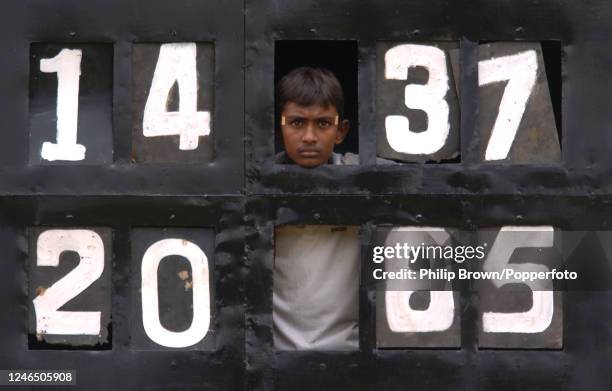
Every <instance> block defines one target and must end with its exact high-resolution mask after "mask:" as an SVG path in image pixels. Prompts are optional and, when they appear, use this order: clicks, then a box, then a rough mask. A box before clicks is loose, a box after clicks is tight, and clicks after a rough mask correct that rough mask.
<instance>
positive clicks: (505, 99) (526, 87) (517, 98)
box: [478, 50, 538, 160]
mask: <svg viewBox="0 0 612 391" xmlns="http://www.w3.org/2000/svg"><path fill="white" fill-rule="evenodd" d="M537 71H538V61H537V55H536V52H535V51H534V50H528V51H524V52H520V53H517V54H513V55H510V56H504V57H497V58H491V59H489V60H484V61H480V62H479V63H478V85H479V86H484V85H487V84H491V83H496V82H501V81H506V80H507V81H508V84H506V88H505V89H504V94H503V96H502V99H501V102H500V104H499V114H498V115H497V118H496V119H495V124H494V125H493V129H492V131H491V137H490V138H489V144H488V145H487V149H486V152H485V160H502V159H506V158H507V157H508V153H509V152H510V147H511V146H512V142H513V141H514V139H515V138H516V132H517V130H518V127H519V125H520V123H521V119H522V118H523V114H524V112H525V107H526V105H527V101H528V100H529V97H530V96H531V92H532V91H533V87H534V85H535V81H536V77H537Z"/></svg>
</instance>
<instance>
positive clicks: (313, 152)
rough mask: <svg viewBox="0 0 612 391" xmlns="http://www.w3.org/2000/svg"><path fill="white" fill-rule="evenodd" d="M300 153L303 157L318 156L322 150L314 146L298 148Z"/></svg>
mask: <svg viewBox="0 0 612 391" xmlns="http://www.w3.org/2000/svg"><path fill="white" fill-rule="evenodd" d="M298 153H299V154H300V156H302V157H317V156H318V155H319V153H321V151H319V150H318V149H312V148H300V149H298Z"/></svg>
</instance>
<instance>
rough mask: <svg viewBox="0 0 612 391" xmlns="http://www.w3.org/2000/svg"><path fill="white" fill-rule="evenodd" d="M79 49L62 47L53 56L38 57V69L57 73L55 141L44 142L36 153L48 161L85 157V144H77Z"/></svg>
mask: <svg viewBox="0 0 612 391" xmlns="http://www.w3.org/2000/svg"><path fill="white" fill-rule="evenodd" d="M82 55H83V54H82V52H81V50H80V49H62V51H61V52H59V54H58V55H57V56H55V57H53V58H43V59H41V60H40V71H41V72H45V73H57V109H56V111H57V140H56V142H55V143H51V142H44V143H43V146H42V150H41V153H40V155H41V156H42V158H43V159H45V160H49V161H55V160H70V161H77V160H83V159H85V146H83V145H81V144H77V123H78V115H79V78H80V77H81V57H82Z"/></svg>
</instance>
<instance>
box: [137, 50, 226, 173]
mask: <svg viewBox="0 0 612 391" xmlns="http://www.w3.org/2000/svg"><path fill="white" fill-rule="evenodd" d="M132 61H133V73H132V74H133V80H132V88H133V100H132V105H133V107H132V110H133V111H132V115H133V117H132V119H133V127H132V161H133V162H136V163H172V162H176V163H186V162H198V163H200V162H209V161H212V160H213V159H214V126H213V124H214V115H213V114H214V97H213V93H214V83H215V79H214V72H215V62H214V47H213V44H212V43H204V42H198V43H195V42H181V43H164V44H161V43H136V44H134V48H133V60H132Z"/></svg>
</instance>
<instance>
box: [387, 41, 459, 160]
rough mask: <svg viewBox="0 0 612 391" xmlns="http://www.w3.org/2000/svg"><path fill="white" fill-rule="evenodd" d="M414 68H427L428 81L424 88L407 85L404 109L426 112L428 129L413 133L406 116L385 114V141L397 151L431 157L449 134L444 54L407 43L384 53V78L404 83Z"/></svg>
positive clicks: (446, 73)
mask: <svg viewBox="0 0 612 391" xmlns="http://www.w3.org/2000/svg"><path fill="white" fill-rule="evenodd" d="M416 66H422V67H425V68H427V71H428V72H429V80H428V81H427V84H425V85H415V84H409V85H407V86H406V90H405V95H404V99H405V104H406V107H408V108H411V109H420V110H423V111H425V112H426V113H427V120H428V123H429V124H428V127H427V129H426V130H425V131H423V132H420V133H417V132H413V131H412V130H410V123H409V122H408V118H407V117H405V116H403V115H389V116H387V118H386V119H385V130H386V132H387V141H388V142H389V146H390V147H391V148H393V149H394V150H396V151H397V152H401V153H407V154H432V153H436V152H437V151H439V150H440V149H442V147H443V146H444V144H445V143H446V139H447V138H448V134H449V131H450V123H449V117H448V116H449V107H448V103H447V102H446V100H445V99H444V98H445V97H446V93H447V92H448V89H449V86H448V72H447V70H446V55H445V54H444V51H443V50H441V49H438V48H436V47H434V46H424V45H411V44H404V45H398V46H395V47H394V48H391V49H389V50H388V51H387V53H386V54H385V78H387V79H396V80H406V79H407V78H408V69H409V68H411V67H416Z"/></svg>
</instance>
